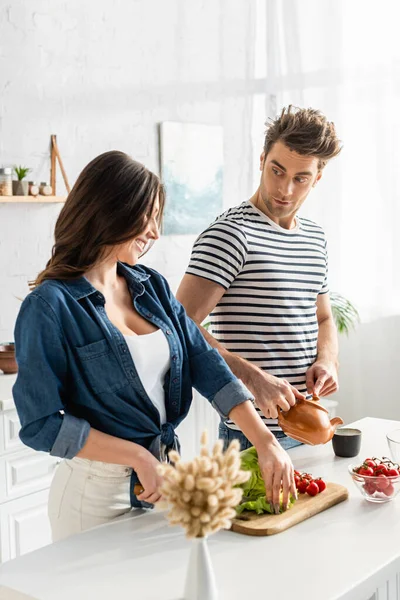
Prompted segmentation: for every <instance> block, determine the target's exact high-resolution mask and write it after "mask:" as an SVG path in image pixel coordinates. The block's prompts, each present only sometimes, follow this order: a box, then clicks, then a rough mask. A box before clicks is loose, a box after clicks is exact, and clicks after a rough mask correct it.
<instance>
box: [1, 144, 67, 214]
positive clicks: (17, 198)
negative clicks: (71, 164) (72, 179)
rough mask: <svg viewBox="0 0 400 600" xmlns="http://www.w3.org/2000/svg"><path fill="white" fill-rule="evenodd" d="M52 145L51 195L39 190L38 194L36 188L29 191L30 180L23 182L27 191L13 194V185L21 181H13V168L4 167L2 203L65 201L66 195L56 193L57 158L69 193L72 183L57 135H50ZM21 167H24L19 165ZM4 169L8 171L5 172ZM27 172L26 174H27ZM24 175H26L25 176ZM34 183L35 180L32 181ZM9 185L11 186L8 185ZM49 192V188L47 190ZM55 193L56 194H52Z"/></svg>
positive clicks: (2, 171)
mask: <svg viewBox="0 0 400 600" xmlns="http://www.w3.org/2000/svg"><path fill="white" fill-rule="evenodd" d="M50 147H51V170H50V186H49V187H51V190H52V191H51V192H50V195H42V194H39V190H38V192H37V194H36V190H35V189H34V186H32V187H33V189H34V192H35V193H33V194H31V192H30V191H29V183H30V182H24V181H23V182H22V183H23V184H24V187H25V185H26V186H27V188H26V191H25V190H24V191H23V193H22V192H20V191H18V195H16V194H17V192H14V196H13V195H12V191H13V185H14V184H15V185H16V186H17V185H18V184H20V183H21V181H16V182H13V181H12V177H11V176H12V170H11V169H10V170H9V171H8V167H4V168H3V169H0V203H5V202H10V203H14V204H17V203H20V202H26V203H31V202H45V203H53V202H65V197H64V196H57V195H56V164H57V160H58V162H59V164H60V168H61V172H62V176H63V179H64V183H65V187H66V190H67V192H68V193H69V192H70V191H71V188H70V185H69V183H68V179H67V175H66V172H65V169H64V165H63V162H62V160H61V156H60V151H59V149H58V146H57V139H56V136H55V135H52V136H51V137H50ZM18 168H19V169H21V168H22V167H18ZM4 171H6V172H5V173H4ZM29 171H30V169H28V170H27V171H26V173H27V172H29ZM26 173H25V175H26ZM25 175H24V177H25ZM32 183H34V182H32ZM8 185H9V186H10V187H8ZM46 185H49V184H48V183H46ZM19 189H20V188H18V190H19ZM47 192H48V190H47ZM52 194H54V196H53V195H52Z"/></svg>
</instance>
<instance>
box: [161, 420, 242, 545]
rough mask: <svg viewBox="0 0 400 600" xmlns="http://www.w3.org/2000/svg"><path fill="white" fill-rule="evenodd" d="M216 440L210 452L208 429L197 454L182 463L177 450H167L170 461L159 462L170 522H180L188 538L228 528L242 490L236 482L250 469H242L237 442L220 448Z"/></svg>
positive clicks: (172, 523)
mask: <svg viewBox="0 0 400 600" xmlns="http://www.w3.org/2000/svg"><path fill="white" fill-rule="evenodd" d="M222 449H223V443H222V441H221V440H218V441H217V442H216V443H215V444H214V447H213V449H212V453H211V454H210V453H209V451H208V447H207V433H206V432H203V434H202V436H201V450H200V456H197V457H196V458H194V459H193V460H192V461H191V462H187V463H184V462H182V461H181V457H180V456H179V454H178V453H177V452H174V451H172V452H170V453H169V459H170V460H171V462H172V464H162V465H160V466H159V468H158V469H159V472H160V474H161V475H163V477H164V481H163V484H162V486H161V493H162V497H163V500H164V501H165V502H166V503H167V504H168V507H169V512H168V513H167V517H168V520H169V522H170V524H171V525H181V526H182V527H183V528H184V529H185V530H186V536H187V537H188V538H193V537H205V536H207V535H210V534H212V533H215V532H216V531H218V530H219V529H229V528H230V527H231V523H232V519H233V517H234V516H235V515H236V511H235V510H234V509H235V507H236V506H237V505H238V504H239V503H240V501H241V499H242V494H243V491H242V489H240V488H236V487H235V486H237V485H239V484H241V483H244V482H245V481H247V480H248V479H249V477H250V473H249V472H247V471H242V470H241V468H240V467H241V463H240V456H239V449H240V446H239V442H238V441H237V440H234V441H232V442H231V443H230V445H229V447H228V449H227V450H226V452H225V453H224V452H223V450H222Z"/></svg>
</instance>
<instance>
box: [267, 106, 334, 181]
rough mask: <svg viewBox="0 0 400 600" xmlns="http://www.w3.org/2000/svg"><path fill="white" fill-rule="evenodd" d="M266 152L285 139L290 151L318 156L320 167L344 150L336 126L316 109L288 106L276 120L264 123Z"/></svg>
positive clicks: (284, 141)
mask: <svg viewBox="0 0 400 600" xmlns="http://www.w3.org/2000/svg"><path fill="white" fill-rule="evenodd" d="M265 125H266V128H267V129H266V132H265V141H264V153H265V156H267V154H268V152H269V151H270V150H271V148H272V146H273V144H275V142H283V143H284V144H285V145H286V146H287V147H288V148H289V149H290V150H294V152H297V154H302V155H304V156H315V157H316V158H318V169H320V170H321V169H323V168H324V167H325V165H326V163H327V162H328V161H329V160H330V159H331V158H334V157H335V156H337V155H338V154H339V152H340V151H341V149H342V145H341V142H340V140H339V139H338V137H337V135H336V130H335V125H334V124H333V123H332V122H330V121H328V120H327V118H326V117H325V116H324V115H323V114H322V113H321V112H320V111H319V110H315V109H314V108H297V107H294V106H292V105H289V106H288V107H285V108H284V109H283V110H282V112H281V114H280V116H278V117H277V118H276V119H268V121H267V122H266V123H265Z"/></svg>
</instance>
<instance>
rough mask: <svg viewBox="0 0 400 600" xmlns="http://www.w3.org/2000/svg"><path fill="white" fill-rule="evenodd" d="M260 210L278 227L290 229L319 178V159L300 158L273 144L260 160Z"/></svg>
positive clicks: (281, 145) (284, 147) (279, 145)
mask: <svg viewBox="0 0 400 600" xmlns="http://www.w3.org/2000/svg"><path fill="white" fill-rule="evenodd" d="M260 171H261V172H262V174H261V182H260V190H259V192H260V193H259V203H260V204H261V206H259V207H258V208H260V209H261V210H263V212H265V213H266V214H267V216H269V217H270V218H271V219H272V220H273V221H275V222H276V223H278V225H280V226H281V227H286V228H290V227H291V226H292V224H293V222H294V217H295V215H296V213H297V211H298V210H299V208H300V206H301V205H302V204H303V202H304V200H305V199H306V198H307V196H308V194H309V192H310V190H311V188H312V187H314V186H315V184H316V183H317V181H318V180H319V179H320V177H321V171H319V170H318V158H316V157H312V156H302V155H301V154H297V153H296V152H294V151H292V150H290V149H289V148H288V147H287V146H286V145H285V144H284V143H283V142H276V143H275V144H274V145H273V146H272V148H271V150H270V151H269V153H268V155H267V156H265V155H264V153H262V154H261V157H260Z"/></svg>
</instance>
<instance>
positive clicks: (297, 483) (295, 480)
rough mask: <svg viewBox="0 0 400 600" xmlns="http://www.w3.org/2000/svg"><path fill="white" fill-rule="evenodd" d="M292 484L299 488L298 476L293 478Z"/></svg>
mask: <svg viewBox="0 0 400 600" xmlns="http://www.w3.org/2000/svg"><path fill="white" fill-rule="evenodd" d="M294 483H295V484H296V487H299V483H300V477H299V476H298V475H295V476H294Z"/></svg>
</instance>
